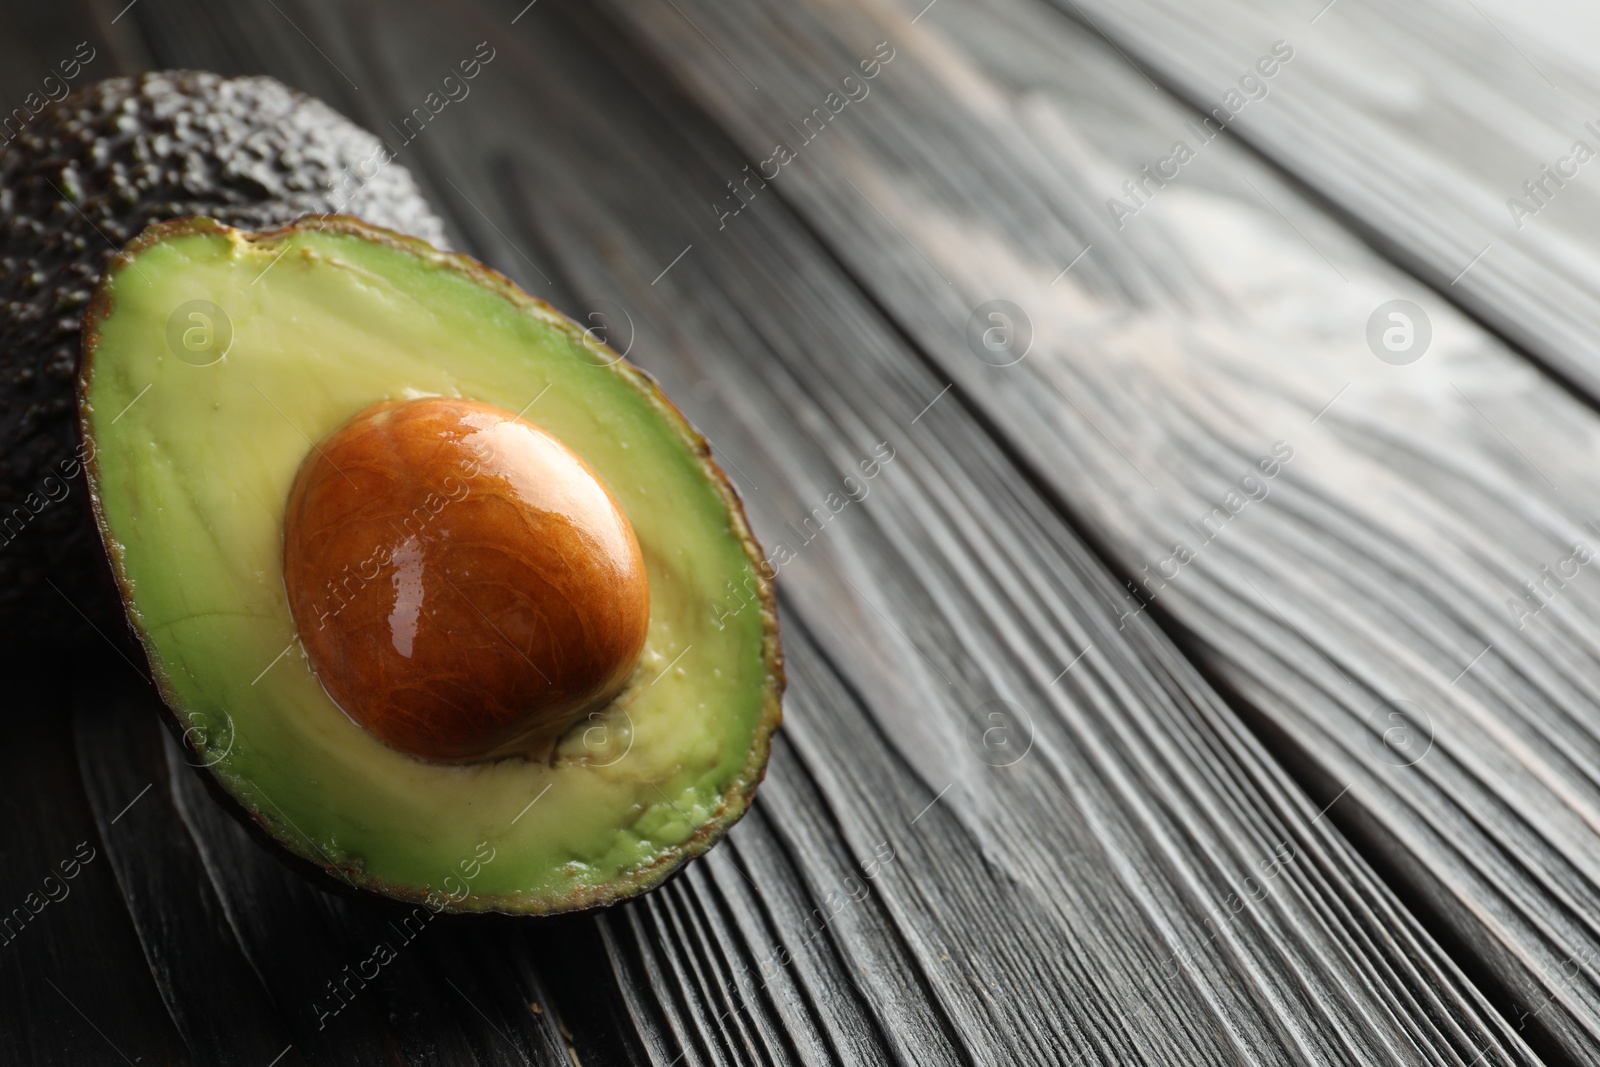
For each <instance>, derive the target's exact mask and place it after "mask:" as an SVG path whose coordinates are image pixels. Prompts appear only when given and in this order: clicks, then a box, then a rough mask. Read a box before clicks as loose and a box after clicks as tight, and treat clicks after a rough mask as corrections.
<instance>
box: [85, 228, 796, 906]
mask: <svg viewBox="0 0 1600 1067" xmlns="http://www.w3.org/2000/svg"><path fill="white" fill-rule="evenodd" d="M264 271H266V272H267V273H266V274H265V276H264V277H263V272H264ZM110 284H111V287H112V288H111V296H112V301H113V304H112V312H111V314H110V315H109V316H108V317H107V318H105V319H104V320H103V322H102V323H101V324H100V327H99V329H100V338H99V341H98V344H97V346H96V348H95V354H94V357H93V363H92V374H91V378H90V382H89V386H88V389H87V392H86V397H85V399H86V404H87V409H86V410H87V412H88V414H87V419H88V428H89V431H90V434H91V436H92V439H93V441H94V444H95V448H96V460H95V463H96V467H97V469H96V488H97V491H98V494H99V499H100V502H101V507H102V515H103V520H104V523H105V526H106V528H107V530H108V531H109V537H110V540H111V541H112V542H114V544H113V547H112V551H113V555H114V557H120V558H119V559H118V563H119V565H120V567H119V569H120V573H121V574H122V576H123V577H124V578H125V580H126V582H127V585H128V588H129V590H130V593H131V596H130V607H131V610H132V613H133V614H134V616H135V618H136V620H137V623H138V625H139V626H140V628H141V629H142V631H143V633H144V634H145V635H146V640H147V645H148V646H149V647H150V649H151V650H152V658H153V659H154V660H155V663H154V666H155V668H156V670H157V671H158V672H159V673H161V674H163V675H164V677H165V682H166V686H167V689H168V693H169V696H170V703H172V704H173V705H174V710H175V712H176V713H177V715H178V716H179V719H180V722H181V724H182V725H184V726H186V727H189V728H190V733H189V738H190V740H191V741H193V742H196V743H198V745H199V748H200V758H201V759H203V760H204V761H206V762H207V763H210V764H212V770H213V772H214V773H215V774H216V775H217V777H218V779H219V780H220V781H221V782H222V783H223V785H224V786H225V788H227V789H228V790H229V791H230V792H231V793H233V794H234V795H235V796H236V797H237V798H238V799H239V800H241V801H242V802H243V803H244V805H245V806H246V807H247V808H248V809H250V810H251V811H253V812H255V813H258V814H259V816H261V817H262V818H264V819H265V820H267V822H268V823H269V824H270V827H271V829H272V830H273V832H274V835H275V836H277V837H278V838H279V839H280V840H282V841H284V842H286V843H288V844H289V845H290V846H291V847H292V848H294V849H295V850H296V851H298V852H300V853H301V854H302V855H304V856H305V857H306V858H308V859H310V860H312V861H314V862H318V863H321V864H324V865H329V864H331V865H333V866H336V867H347V868H354V869H356V870H358V871H359V872H361V873H360V875H358V876H357V880H358V881H368V880H375V881H377V882H381V883H385V884H387V885H389V886H391V887H394V886H398V887H404V888H406V889H407V890H408V891H419V890H422V889H425V888H433V889H435V890H437V891H438V892H440V893H441V894H444V893H450V894H455V895H457V896H459V895H460V894H461V893H468V894H470V896H469V897H468V898H467V899H466V900H465V901H463V902H461V903H458V905H457V906H458V907H463V908H476V907H485V908H486V907H491V906H495V907H502V906H505V905H507V904H510V905H512V909H511V910H534V911H538V910H557V909H558V908H560V907H563V906H570V905H563V904H562V902H571V901H574V900H577V901H583V902H594V901H596V900H601V899H603V894H602V895H601V896H598V897H597V896H596V893H597V892H598V891H603V890H604V889H605V888H606V887H608V886H613V885H615V884H617V883H618V882H619V880H620V881H623V882H626V881H627V880H628V879H629V878H631V877H633V876H634V875H636V874H638V873H639V872H644V871H649V870H651V869H652V868H656V867H657V866H658V865H659V864H661V863H662V862H664V861H670V860H671V859H672V858H673V857H674V856H675V854H676V852H677V851H678V850H680V848H681V846H683V845H684V844H685V842H687V841H689V839H690V838H691V835H693V834H694V833H695V831H696V830H697V829H699V828H701V827H703V826H705V825H706V824H708V823H711V822H713V821H715V820H716V819H718V818H719V817H721V816H722V815H723V814H724V808H723V806H724V804H725V803H726V801H725V797H726V796H727V795H728V793H729V790H730V785H731V784H733V783H735V782H736V781H737V780H738V779H739V777H740V775H741V774H743V773H745V772H746V767H747V761H748V760H749V757H750V752H751V747H752V744H754V743H756V742H757V740H758V739H757V737H756V735H757V733H758V732H759V731H760V729H761V727H760V723H761V719H762V710H763V699H764V698H765V696H766V695H767V686H766V682H765V675H766V668H765V664H764V661H763V620H762V618H761V612H760V609H759V605H757V604H755V603H753V602H752V603H748V604H747V605H746V606H745V607H744V608H743V610H741V611H739V612H738V613H736V614H733V615H731V616H730V615H727V613H726V612H724V611H722V610H721V605H723V604H724V603H727V602H728V594H727V584H728V583H729V582H730V581H732V582H733V584H734V585H735V586H736V587H739V588H745V587H746V583H747V582H748V580H749V579H750V578H751V575H752V567H751V564H750V561H749V558H748V556H747V555H746V553H745V551H744V550H743V548H742V546H741V543H740V540H739V538H738V536H737V533H736V532H735V531H734V529H733V528H732V525H731V522H730V518H729V514H728V509H727V505H726V503H725V501H724V499H723V498H722V497H721V496H720V495H719V493H718V492H717V490H716V488H715V486H714V484H713V483H712V482H711V480H710V478H709V476H708V474H707V473H706V472H705V470H704V468H703V467H702V466H701V464H700V462H699V460H698V458H697V457H696V456H695V455H694V453H693V452H692V450H691V448H690V446H689V444H688V442H687V439H686V438H685V436H684V434H683V432H682V430H681V428H680V427H678V426H676V425H674V424H673V422H672V421H671V420H670V419H669V418H668V417H667V416H666V414H665V413H664V411H663V410H662V409H661V407H660V406H659V401H657V400H656V399H655V398H654V396H653V395H652V394H651V393H650V392H649V391H647V390H644V389H641V388H640V387H639V385H638V384H637V382H635V381H634V380H632V379H630V378H629V377H628V376H627V375H626V374H625V373H623V371H622V370H621V368H617V367H604V366H596V365H595V363H596V362H598V360H596V359H595V357H594V356H593V355H592V354H591V355H590V356H589V358H588V359H585V358H583V356H582V355H580V347H579V346H578V345H576V344H574V342H573V340H572V337H571V335H570V333H566V332H563V331H562V330H560V329H558V328H557V327H556V326H555V325H553V321H554V320H553V318H552V317H551V316H549V315H548V314H546V313H544V312H543V311H541V310H539V309H530V308H527V307H518V306H516V305H514V304H513V303H512V302H510V301H509V300H507V299H506V298H505V297H503V296H501V295H500V294H497V293H495V292H493V291H491V290H489V289H486V288H484V287H482V286H480V285H479V284H477V283H476V282H475V281H473V280H472V279H470V278H469V277H467V276H465V275H463V274H462V273H460V272H459V271H456V270H452V269H447V268H445V267H443V266H441V265H440V264H438V263H437V262H434V261H431V260H430V259H428V258H425V257H423V256H419V255H415V254H412V253H410V252H407V251H405V250H403V249H399V248H395V247H391V246H388V245H385V244H381V243H377V242H372V241H366V240H362V239H360V238H358V237H354V236H350V235H346V234H341V233H334V232H327V231H313V232H295V233H292V234H290V235H289V236H288V237H285V238H278V239H276V240H273V241H264V242H261V243H252V242H250V241H248V240H245V239H243V238H242V237H240V236H239V235H236V234H232V233H217V234H189V235H183V236H178V237H173V238H168V239H166V240H164V241H162V242H160V243H158V244H155V245H152V246H150V247H147V248H145V249H144V250H143V251H141V252H139V253H138V255H137V258H136V259H134V260H133V262H132V263H131V265H129V266H125V267H123V268H122V269H121V270H120V271H119V272H118V273H117V274H116V275H115V276H114V278H113V280H112V282H111V283H110ZM196 299H204V300H209V301H212V302H214V303H215V304H217V305H219V306H220V307H221V308H223V310H224V311H225V312H226V314H227V315H228V317H229V319H230V320H231V322H232V326H233V332H234V339H233V343H232V346H231V348H230V349H229V351H228V352H227V355H226V356H225V357H224V358H223V359H221V360H220V361H219V362H217V363H214V364H212V365H210V366H195V365H192V363H190V362H185V361H183V360H180V359H178V358H177V357H176V356H175V355H174V353H173V352H172V351H171V350H170V349H169V347H168V342H167V327H168V318H169V315H170V314H171V312H172V310H173V309H174V308H177V307H179V306H180V305H182V304H184V303H185V302H187V301H191V300H196ZM424 395H441V396H460V397H468V398H471V399H474V400H480V401H484V402H487V403H490V404H494V405H496V406H498V407H501V408H503V409H505V410H507V411H510V412H524V410H525V409H526V410H525V414H524V417H526V418H527V419H529V420H530V421H532V422H534V423H536V424H538V425H539V426H541V427H542V428H544V429H545V430H547V431H549V432H550V433H552V434H554V435H555V436H556V437H557V438H558V439H560V440H561V441H562V442H564V443H565V444H566V445H567V446H568V447H569V448H571V449H572V450H573V451H575V452H576V453H578V454H579V455H580V456H581V457H582V458H583V459H584V460H585V461H586V462H587V463H588V464H589V465H590V466H591V467H592V468H593V469H594V470H595V471H596V472H597V473H598V474H599V475H600V477H601V478H602V479H603V480H604V481H605V482H606V484H607V485H608V486H609V487H610V488H611V490H612V492H613V493H614V494H615V495H616V497H617V498H618V500H619V501H620V502H621V504H622V506H623V509H624V510H625V511H626V513H627V515H628V517H629V519H630V520H631V521H632V523H633V526H634V529H635V532H636V533H637V535H638V539H639V543H640V546H641V548H642V549H643V553H644V558H645V563H646V567H647V570H648V573H649V579H650V592H651V617H650V631H649V638H648V641H647V643H646V646H645V653H644V656H643V659H642V662H641V666H640V670H639V673H638V675H637V676H636V677H635V679H634V681H633V683H631V685H630V687H629V689H628V690H627V691H625V692H624V694H623V695H622V696H620V697H619V698H618V699H617V700H616V701H615V702H614V703H613V705H612V706H611V708H609V709H608V710H607V711H606V712H605V713H604V715H603V716H601V717H600V718H597V719H595V720H594V721H593V722H592V723H588V724H584V726H583V727H581V728H580V730H579V731H577V732H576V733H574V734H572V735H569V737H568V739H567V741H566V742H565V744H564V746H563V751H564V752H565V756H564V757H563V758H562V759H559V760H558V761H557V765H556V766H555V767H553V768H552V767H550V766H545V765H542V764H535V763H530V762H526V761H522V760H507V761H501V762H498V763H493V764H480V765H474V766H465V767H453V766H441V765H435V764H429V763H425V762H421V761H418V760H416V759H413V758H411V757H408V756H406V755H403V754H401V753H399V752H397V751H394V750H392V749H389V748H387V747H385V746H384V745H382V744H381V743H379V742H378V741H377V740H375V739H374V738H373V737H372V736H371V735H370V734H368V733H367V732H365V731H364V730H363V729H362V728H361V727H359V726H357V725H356V724H355V723H353V722H352V721H351V720H350V719H349V718H347V717H346V716H345V715H344V714H343V713H342V712H341V711H340V710H339V709H338V708H337V707H336V706H335V705H334V704H333V703H332V702H331V701H330V700H329V698H328V696H327V695H326V694H325V693H324V691H323V689H322V687H321V685H320V684H319V683H318V681H317V679H316V677H315V675H314V674H313V673H312V670H311V667H310V664H308V662H307V660H306V658H305V657H304V655H303V653H302V652H301V649H300V646H299V645H298V643H296V641H295V627H294V623H293V620H292V619H291V616H290V612H289V608H288V604H287V599H286V596H285V593H284V584H283V574H282V553H283V540H282V531H283V516H284V507H285V502H286V500H287V498H288V495H289V489H290V485H291V483H292V481H293V479H294V477H295V473H296V471H297V470H298V468H299V466H300V464H301V462H302V460H304V458H305V456H306V454H307V452H308V450H309V449H310V448H311V442H314V441H318V440H320V439H322V438H323V437H324V436H325V435H327V434H328V433H329V432H330V431H332V430H333V429H335V428H336V427H337V426H339V425H340V424H341V423H343V422H344V421H345V420H347V419H349V418H350V417H351V416H352V415H354V414H355V413H356V412H358V411H361V410H362V409H363V408H366V407H367V406H368V405H370V404H373V403H376V402H377V401H380V400H388V399H402V398H409V397H415V396H424ZM536 397H537V400H536V401H535V398H536ZM530 402H532V406H531V407H530V406H529V404H530ZM380 583H381V579H380ZM362 595H378V596H384V595H388V593H387V591H386V590H385V589H383V588H381V587H378V588H369V589H364V590H363V591H362ZM719 615H720V616H722V617H721V625H720V626H719V624H718V617H719ZM669 665H670V667H671V669H670V670H669V669H667V668H668V667H669ZM764 740H765V739H764V738H761V739H760V741H761V743H764ZM735 802H736V803H740V804H742V803H743V800H742V797H736V798H735ZM530 804H531V807H530ZM484 842H486V843H487V845H488V846H489V849H492V850H493V856H494V858H493V859H492V860H491V861H490V862H487V863H483V862H481V860H482V858H483V857H484V856H485V855H488V854H489V849H483V848H480V843H484ZM469 875H470V877H469Z"/></svg>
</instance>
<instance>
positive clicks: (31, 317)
mask: <svg viewBox="0 0 1600 1067" xmlns="http://www.w3.org/2000/svg"><path fill="white" fill-rule="evenodd" d="M387 159H388V157H387V153H386V150H385V149H384V148H383V146H382V143H381V142H380V141H379V140H378V139H377V138H376V137H374V136H372V135H371V134H369V133H367V132H366V131H365V130H362V129H361V128H360V127H358V126H356V125H355V124H353V123H352V122H350V121H349V120H348V119H346V118H344V117H343V116H342V115H340V114H338V113H337V112H335V111H334V110H333V109H331V108H329V107H328V106H327V105H325V104H323V103H321V102H320V101H318V100H315V99H313V98H311V97H308V96H306V95H304V94H302V93H298V92H294V91H292V90H290V89H288V88H287V87H286V86H284V85H283V84H282V83H280V82H278V81H276V80H274V79H272V78H265V77H250V78H224V77H221V76H219V75H216V74H209V73H203V72H195V71H175V72H165V73H154V74H144V75H140V76H138V77H132V78H112V79H108V80H106V81H102V82H98V83H96V84H92V85H88V86H85V87H84V88H82V89H80V90H78V91H77V92H75V93H73V94H72V95H71V96H69V97H68V98H67V99H65V100H63V101H62V102H61V103H60V104H58V105H56V106H55V107H54V108H52V109H50V110H49V111H47V112H45V113H43V114H41V115H40V116H39V117H38V118H37V119H35V120H34V121H33V122H32V123H31V124H30V125H28V126H27V127H26V128H25V129H24V130H23V132H22V133H21V134H20V135H19V136H18V137H17V138H16V139H15V140H13V141H12V142H10V144H9V145H7V146H6V147H5V148H4V149H3V150H0V638H3V639H5V640H7V641H8V642H18V641H22V642H28V643H33V642H39V643H55V642H60V641H64V640H68V639H71V638H77V637H82V636H83V635H84V623H85V619H86V618H87V620H89V621H91V622H93V623H94V624H95V625H97V626H99V627H100V628H101V629H102V630H103V631H105V632H108V633H110V632H114V629H112V628H115V627H116V626H117V623H116V622H115V620H116V619H117V618H118V617H119V616H120V614H121V613H120V610H119V609H118V607H117V605H116V602H115V600H114V598H113V597H111V596H110V595H109V592H110V586H109V584H107V583H105V582H104V580H103V577H102V568H103V566H104V564H103V563H102V562H101V557H100V550H99V545H98V544H97V542H96V538H95V534H94V531H93V528H92V524H91V523H90V521H89V510H88V493H87V492H86V491H85V488H84V475H83V466H82V463H81V460H82V459H83V453H82V451H81V449H80V444H79V440H78V433H77V429H76V422H75V419H74V414H73V410H74V409H73V382H74V376H75V372H76V368H77V362H78V351H79V329H80V318H81V316H82V314H83V311H84V309H85V308H86V307H87V305H88V303H89V298H90V296H91V294H92V293H93V291H94V288H95V286H96V284H97V283H98V282H99V280H100V277H101V275H102V274H103V272H104V270H105V267H106V264H107V262H108V261H109V260H110V259H111V258H112V257H113V256H114V255H115V254H116V253H117V252H118V251H119V250H120V249H121V248H122V246H123V245H125V244H127V243H128V242H129V241H130V240H131V239H132V238H133V237H135V236H136V235H138V234H139V233H140V232H141V231H142V230H143V229H144V228H145V227H146V226H148V225H150V224H151V223H153V222H158V221H162V220H165V219H171V218H178V217H183V216H191V215H205V216H210V217H212V218H215V219H218V220H219V221H222V222H226V223H229V224H231V225H235V226H239V227H243V228H248V229H254V230H260V229H269V228H271V227H273V226H276V225H280V224H283V223H287V222H291V221H293V220H295V219H297V218H300V217H302V216H305V215H317V214H322V213H326V212H333V211H338V212H342V213H344V214H350V215H356V216H359V217H361V218H364V219H366V220H367V221H369V222H372V223H376V224H378V225H380V226H384V227H386V228H389V229H393V230H397V231H400V232H402V233H406V234H410V235H412V236H415V237H420V238H422V239H424V240H426V241H428V242H430V243H432V244H434V245H437V246H441V247H442V246H443V244H444V230H443V226H442V224H441V223H440V221H439V219H438V217H437V216H435V215H434V213H433V211H432V209H430V208H429V206H428V204H427V202H426V201H425V200H424V199H423V197H422V194H421V192H420V191H419V190H418V188H417V185H416V183H415V182H414V181H413V180H412V178H411V175H410V174H409V173H407V172H406V170H405V169H404V168H403V167H400V166H398V165H395V164H392V163H388V162H387ZM52 586H54V588H52Z"/></svg>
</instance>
